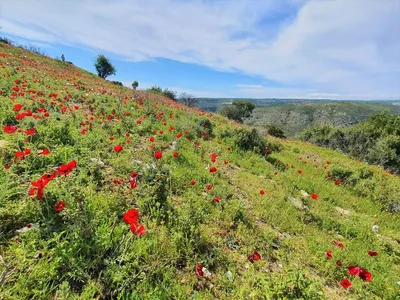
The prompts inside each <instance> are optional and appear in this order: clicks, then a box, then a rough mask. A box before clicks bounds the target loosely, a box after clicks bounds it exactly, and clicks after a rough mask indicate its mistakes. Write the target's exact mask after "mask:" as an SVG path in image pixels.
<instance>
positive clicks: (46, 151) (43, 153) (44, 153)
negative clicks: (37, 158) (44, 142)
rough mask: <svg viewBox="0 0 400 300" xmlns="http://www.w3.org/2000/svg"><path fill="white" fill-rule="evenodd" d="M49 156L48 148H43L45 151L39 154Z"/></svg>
mask: <svg viewBox="0 0 400 300" xmlns="http://www.w3.org/2000/svg"><path fill="white" fill-rule="evenodd" d="M49 154H50V151H49V150H48V149H46V148H43V150H42V151H40V152H39V153H38V155H49Z"/></svg>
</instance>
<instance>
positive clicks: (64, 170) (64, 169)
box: [57, 160, 77, 176]
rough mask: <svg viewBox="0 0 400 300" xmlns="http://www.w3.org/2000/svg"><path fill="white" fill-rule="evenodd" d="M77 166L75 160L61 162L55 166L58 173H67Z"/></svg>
mask: <svg viewBox="0 0 400 300" xmlns="http://www.w3.org/2000/svg"><path fill="white" fill-rule="evenodd" d="M76 166H77V163H76V161H75V160H72V161H70V162H69V163H67V164H63V165H61V166H59V167H58V168H57V171H58V175H60V176H62V175H68V174H69V173H71V172H72V170H73V169H75V168H76Z"/></svg>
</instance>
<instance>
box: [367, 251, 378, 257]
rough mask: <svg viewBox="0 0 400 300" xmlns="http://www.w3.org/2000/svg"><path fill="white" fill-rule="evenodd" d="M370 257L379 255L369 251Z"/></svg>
mask: <svg viewBox="0 0 400 300" xmlns="http://www.w3.org/2000/svg"><path fill="white" fill-rule="evenodd" d="M368 255H369V256H378V255H379V253H378V252H376V251H368Z"/></svg>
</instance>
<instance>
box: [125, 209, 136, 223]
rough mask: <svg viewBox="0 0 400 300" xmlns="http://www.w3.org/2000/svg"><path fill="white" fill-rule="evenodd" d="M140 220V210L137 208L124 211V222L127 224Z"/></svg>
mask: <svg viewBox="0 0 400 300" xmlns="http://www.w3.org/2000/svg"><path fill="white" fill-rule="evenodd" d="M138 220H139V211H138V210H137V209H130V210H128V211H127V212H126V213H124V222H125V223H127V224H132V223H136V222H137V221H138Z"/></svg>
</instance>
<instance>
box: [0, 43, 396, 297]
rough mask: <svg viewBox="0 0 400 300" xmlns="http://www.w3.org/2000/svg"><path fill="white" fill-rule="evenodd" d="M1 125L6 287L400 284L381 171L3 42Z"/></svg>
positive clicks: (0, 248) (301, 291) (92, 290)
mask: <svg viewBox="0 0 400 300" xmlns="http://www.w3.org/2000/svg"><path fill="white" fill-rule="evenodd" d="M355 109H356V108H355ZM371 110H373V109H372V108H371ZM0 122H1V125H2V131H1V134H0V158H1V161H2V166H3V167H2V168H1V170H0V255H1V256H0V299H265V298H267V299H300V298H301V299H396V298H397V297H398V295H399V292H400V285H399V281H400V275H399V274H400V233H399V228H400V215H399V214H395V213H394V211H393V210H392V209H391V208H393V207H394V206H396V205H400V194H399V190H400V178H399V177H397V176H393V175H391V174H388V173H386V172H385V171H384V170H383V169H381V168H378V167H374V166H369V165H367V164H365V163H363V162H360V161H356V160H351V159H349V158H348V157H347V156H344V155H342V154H339V153H337V152H334V151H332V150H328V149H324V148H320V147H317V146H314V145H311V144H309V143H302V142H297V141H291V140H279V139H273V138H268V140H266V139H265V137H264V136H261V135H259V134H258V133H257V131H255V130H252V128H250V127H248V126H242V125H239V124H236V123H233V122H230V121H229V120H227V119H224V118H223V117H221V116H219V115H214V114H212V113H207V112H204V111H201V110H196V109H191V108H188V107H185V106H183V105H181V104H179V103H176V102H174V101H171V100H169V99H166V98H163V97H160V96H155V95H152V94H147V93H145V92H141V91H133V90H131V89H127V88H122V87H118V86H116V85H113V84H111V83H110V82H107V81H105V80H102V79H99V78H98V77H97V76H95V75H93V74H91V73H88V72H86V71H84V70H82V69H79V68H76V67H74V66H71V65H69V64H65V63H63V62H61V61H56V60H53V59H50V58H47V57H43V56H39V55H36V54H33V53H30V52H28V51H25V50H23V49H20V48H14V47H11V46H8V45H3V44H0ZM299 126H300V125H299Z"/></svg>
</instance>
